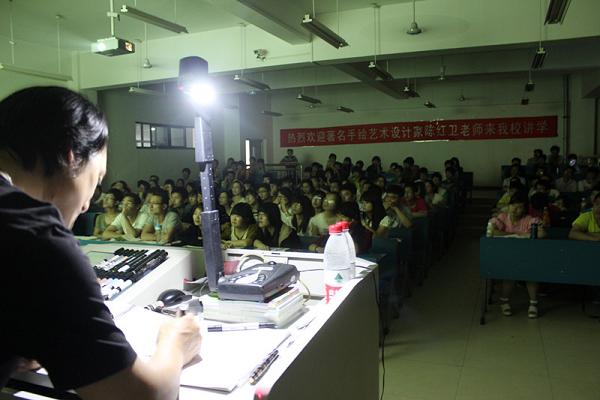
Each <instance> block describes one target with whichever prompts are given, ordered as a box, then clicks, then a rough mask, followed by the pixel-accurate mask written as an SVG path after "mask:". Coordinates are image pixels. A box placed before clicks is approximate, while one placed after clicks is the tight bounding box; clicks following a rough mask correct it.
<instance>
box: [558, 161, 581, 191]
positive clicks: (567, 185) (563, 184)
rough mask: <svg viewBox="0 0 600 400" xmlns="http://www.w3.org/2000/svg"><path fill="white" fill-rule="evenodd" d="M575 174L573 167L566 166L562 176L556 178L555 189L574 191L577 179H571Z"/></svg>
mask: <svg viewBox="0 0 600 400" xmlns="http://www.w3.org/2000/svg"><path fill="white" fill-rule="evenodd" d="M574 175H575V169H574V168H573V167H567V168H566V169H565V172H563V176H562V177H561V178H558V179H557V180H556V189H558V191H559V192H571V193H573V192H576V191H577V181H576V180H575V179H573V176H574Z"/></svg>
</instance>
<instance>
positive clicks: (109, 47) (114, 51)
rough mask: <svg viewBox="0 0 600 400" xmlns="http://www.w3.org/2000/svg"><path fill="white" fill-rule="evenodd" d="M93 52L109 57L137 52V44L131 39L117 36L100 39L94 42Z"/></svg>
mask: <svg viewBox="0 0 600 400" xmlns="http://www.w3.org/2000/svg"><path fill="white" fill-rule="evenodd" d="M92 53H97V54H102V55H104V56H109V57H113V56H120V55H123V54H132V53H135V44H133V43H132V42H130V41H129V40H125V39H120V38H118V37H115V36H113V37H109V38H106V39H98V40H97V41H96V43H92Z"/></svg>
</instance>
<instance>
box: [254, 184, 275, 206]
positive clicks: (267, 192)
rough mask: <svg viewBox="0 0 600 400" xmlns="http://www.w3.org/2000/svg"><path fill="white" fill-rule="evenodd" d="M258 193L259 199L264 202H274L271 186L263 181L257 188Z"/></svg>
mask: <svg viewBox="0 0 600 400" xmlns="http://www.w3.org/2000/svg"><path fill="white" fill-rule="evenodd" d="M256 194H257V195H258V199H259V200H260V202H261V203H263V204H264V203H271V202H272V198H271V188H270V186H269V185H268V184H266V183H262V184H260V185H258V188H257V189H256Z"/></svg>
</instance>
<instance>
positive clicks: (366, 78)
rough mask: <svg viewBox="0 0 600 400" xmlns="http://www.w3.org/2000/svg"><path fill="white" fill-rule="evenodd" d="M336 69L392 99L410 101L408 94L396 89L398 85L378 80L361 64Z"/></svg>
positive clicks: (341, 65)
mask: <svg viewBox="0 0 600 400" xmlns="http://www.w3.org/2000/svg"><path fill="white" fill-rule="evenodd" d="M334 67H335V68H337V69H339V70H340V71H342V72H345V73H347V74H348V75H350V76H352V77H354V78H356V79H358V80H359V81H361V82H363V83H365V84H367V85H369V86H370V87H372V88H373V89H376V90H379V91H380V92H382V93H385V94H387V95H388V96H390V97H393V98H395V99H398V100H404V99H408V95H407V94H406V93H404V92H403V91H402V90H398V89H397V88H395V87H394V86H395V85H396V84H394V82H393V81H380V80H376V79H375V78H374V77H373V74H372V73H370V71H368V70H367V68H365V67H364V66H362V65H361V64H337V65H334Z"/></svg>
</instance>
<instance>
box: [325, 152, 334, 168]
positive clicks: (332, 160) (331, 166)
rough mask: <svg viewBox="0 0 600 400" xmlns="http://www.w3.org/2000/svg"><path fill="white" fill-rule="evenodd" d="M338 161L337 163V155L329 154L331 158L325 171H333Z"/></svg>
mask: <svg viewBox="0 0 600 400" xmlns="http://www.w3.org/2000/svg"><path fill="white" fill-rule="evenodd" d="M336 161H337V155H336V154H335V153H331V154H329V158H328V159H327V165H326V166H325V169H332V170H333V165H334V164H335V162H336Z"/></svg>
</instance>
